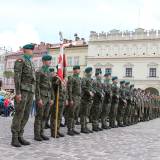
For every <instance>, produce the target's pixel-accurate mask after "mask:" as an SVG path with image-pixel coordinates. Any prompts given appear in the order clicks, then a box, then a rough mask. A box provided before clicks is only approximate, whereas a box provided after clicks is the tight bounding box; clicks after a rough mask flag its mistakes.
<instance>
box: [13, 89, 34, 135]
mask: <svg viewBox="0 0 160 160" xmlns="http://www.w3.org/2000/svg"><path fill="white" fill-rule="evenodd" d="M33 95H34V94H33V93H31V92H27V91H22V92H21V97H22V100H21V102H20V103H16V102H15V114H14V117H13V120H12V126H11V131H12V134H14V135H15V136H19V137H21V136H23V133H24V127H25V125H26V123H27V121H28V119H29V115H30V110H31V106H32V103H33Z"/></svg>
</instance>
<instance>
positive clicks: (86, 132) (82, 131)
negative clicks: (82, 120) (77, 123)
mask: <svg viewBox="0 0 160 160" xmlns="http://www.w3.org/2000/svg"><path fill="white" fill-rule="evenodd" d="M81 133H85V134H89V133H90V131H89V130H88V129H87V128H81Z"/></svg>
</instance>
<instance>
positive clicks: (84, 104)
mask: <svg viewBox="0 0 160 160" xmlns="http://www.w3.org/2000/svg"><path fill="white" fill-rule="evenodd" d="M91 76H92V68H91V67H87V68H86V69H85V77H84V78H83V79H82V99H81V108H80V119H81V132H82V133H86V134H88V133H92V131H91V130H90V129H89V128H88V127H87V118H89V115H90V110H91V106H92V103H93V96H94V89H93V79H92V78H91Z"/></svg>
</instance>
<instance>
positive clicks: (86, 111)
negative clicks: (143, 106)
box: [80, 99, 93, 129]
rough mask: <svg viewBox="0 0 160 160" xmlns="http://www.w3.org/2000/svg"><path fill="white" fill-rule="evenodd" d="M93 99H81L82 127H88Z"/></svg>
mask: <svg viewBox="0 0 160 160" xmlns="http://www.w3.org/2000/svg"><path fill="white" fill-rule="evenodd" d="M92 103H93V102H92V100H89V99H82V100H81V108H80V119H81V121H80V122H81V129H86V128H87V119H88V118H89V115H90V110H91V107H92Z"/></svg>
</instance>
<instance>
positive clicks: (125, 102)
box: [11, 44, 160, 147]
mask: <svg viewBox="0 0 160 160" xmlns="http://www.w3.org/2000/svg"><path fill="white" fill-rule="evenodd" d="M33 50H34V45H33V44H27V45H25V46H24V47H23V51H24V54H23V56H22V57H20V58H18V59H17V60H16V62H15V66H14V73H15V74H14V80H15V91H16V93H15V94H16V96H15V115H14V117H13V120H12V126H11V132H12V142H11V144H12V145H13V146H15V147H21V145H30V142H28V141H27V140H25V139H24V137H23V133H24V127H25V125H26V123H27V121H28V118H29V113H30V109H31V105H32V102H33V97H34V96H35V98H36V116H35V122H34V139H35V140H36V141H43V140H49V137H47V136H46V135H45V130H44V129H45V125H46V123H47V121H49V119H50V128H51V129H50V131H51V137H53V138H59V137H64V134H62V133H61V132H60V124H61V121H62V116H63V113H64V112H65V114H64V117H65V123H66V125H67V129H68V131H67V134H68V135H70V136H74V135H79V134H80V133H79V132H78V131H77V130H76V129H75V125H76V124H77V123H79V120H80V125H81V133H85V134H89V133H93V131H95V132H97V131H101V130H103V129H110V128H115V127H118V126H119V127H124V126H128V125H131V124H135V123H137V122H139V121H143V120H150V119H153V118H156V117H158V116H159V113H160V110H159V108H160V107H159V100H158V99H156V97H155V96H154V95H150V94H149V93H145V92H144V91H142V90H140V89H135V88H134V86H133V85H130V83H129V82H125V81H121V82H120V87H119V86H118V77H111V74H110V73H108V74H105V76H104V77H105V80H104V82H103V83H102V74H101V72H97V73H95V79H94V80H93V79H92V76H93V75H92V74H93V71H92V67H87V68H86V69H85V76H84V78H81V77H80V66H74V67H73V75H71V76H69V77H67V78H65V79H63V80H62V79H60V78H59V77H58V76H57V74H56V71H55V69H54V68H52V67H51V60H52V56H50V55H48V54H46V55H44V56H43V57H42V63H43V65H42V67H41V68H40V69H39V70H37V71H35V68H34V64H33V63H32V60H31V59H32V56H33ZM111 81H112V82H111ZM57 104H58V105H57ZM56 106H58V112H57V107H56ZM57 113H58V116H57ZM57 117H58V118H57ZM89 121H90V122H91V123H92V129H90V128H89V127H88V122H89Z"/></svg>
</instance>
